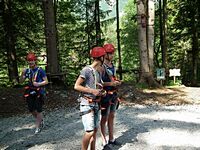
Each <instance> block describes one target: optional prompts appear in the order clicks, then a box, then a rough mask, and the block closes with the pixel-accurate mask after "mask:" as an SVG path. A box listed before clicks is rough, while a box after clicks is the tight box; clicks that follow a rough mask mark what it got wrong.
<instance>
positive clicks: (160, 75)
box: [156, 68, 165, 85]
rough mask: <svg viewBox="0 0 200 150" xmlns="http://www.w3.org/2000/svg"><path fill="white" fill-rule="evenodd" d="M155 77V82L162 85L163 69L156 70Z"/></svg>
mask: <svg viewBox="0 0 200 150" xmlns="http://www.w3.org/2000/svg"><path fill="white" fill-rule="evenodd" d="M156 77H157V80H158V81H160V84H161V85H162V81H163V80H165V68H157V69H156Z"/></svg>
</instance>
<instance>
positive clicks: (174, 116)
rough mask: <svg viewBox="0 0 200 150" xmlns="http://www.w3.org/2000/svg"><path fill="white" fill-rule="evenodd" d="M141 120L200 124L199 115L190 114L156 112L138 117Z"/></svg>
mask: <svg viewBox="0 0 200 150" xmlns="http://www.w3.org/2000/svg"><path fill="white" fill-rule="evenodd" d="M138 117H139V118H146V119H152V120H175V121H183V122H190V123H198V124H200V116H199V113H190V112H168V111H166V112H159V111H158V112H154V113H149V114H141V115H138Z"/></svg>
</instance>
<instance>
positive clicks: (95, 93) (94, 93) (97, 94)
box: [91, 89, 101, 96]
mask: <svg viewBox="0 0 200 150" xmlns="http://www.w3.org/2000/svg"><path fill="white" fill-rule="evenodd" d="M91 93H92V94H93V95H95V96H101V90H100V89H91Z"/></svg>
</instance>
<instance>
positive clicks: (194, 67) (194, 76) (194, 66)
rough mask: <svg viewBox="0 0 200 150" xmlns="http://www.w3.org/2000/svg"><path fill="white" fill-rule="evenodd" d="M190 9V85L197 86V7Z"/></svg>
mask: <svg viewBox="0 0 200 150" xmlns="http://www.w3.org/2000/svg"><path fill="white" fill-rule="evenodd" d="M194 4H197V0H195V2H193V5H191V6H194ZM191 11H192V14H193V15H192V16H193V17H192V82H191V83H192V86H197V67H198V66H197V64H198V56H199V50H198V45H199V44H198V27H197V20H198V8H197V7H195V8H194V9H192V10H191Z"/></svg>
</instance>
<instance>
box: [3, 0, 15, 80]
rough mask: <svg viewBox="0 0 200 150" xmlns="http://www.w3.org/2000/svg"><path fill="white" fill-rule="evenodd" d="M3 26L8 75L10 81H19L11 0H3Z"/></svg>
mask: <svg viewBox="0 0 200 150" xmlns="http://www.w3.org/2000/svg"><path fill="white" fill-rule="evenodd" d="M2 4H3V7H4V8H3V14H2V15H3V26H4V30H5V48H6V51H7V64H8V75H9V81H10V82H19V77H18V69H17V60H16V50H15V37H14V32H13V22H12V10H11V9H12V7H11V5H12V4H11V0H7V1H6V0H5V1H4V0H3V1H2Z"/></svg>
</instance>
